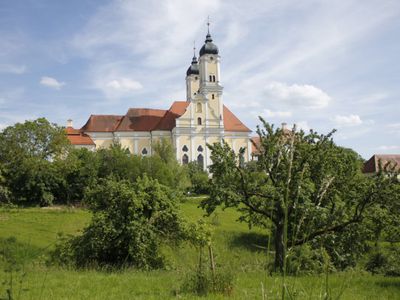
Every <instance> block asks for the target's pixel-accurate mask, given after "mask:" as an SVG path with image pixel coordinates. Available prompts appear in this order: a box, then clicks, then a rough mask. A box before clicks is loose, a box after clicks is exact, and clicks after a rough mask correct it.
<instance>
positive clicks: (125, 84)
mask: <svg viewBox="0 0 400 300" xmlns="http://www.w3.org/2000/svg"><path fill="white" fill-rule="evenodd" d="M106 87H107V88H111V89H114V90H119V91H136V90H140V89H142V88H143V86H142V84H141V83H140V82H139V81H135V80H132V79H129V78H119V79H113V80H111V81H109V82H108V83H107V84H106Z"/></svg>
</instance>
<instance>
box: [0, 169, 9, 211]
mask: <svg viewBox="0 0 400 300" xmlns="http://www.w3.org/2000/svg"><path fill="white" fill-rule="evenodd" d="M10 198H11V192H10V190H9V189H8V187H7V185H6V180H5V178H4V176H3V167H2V164H1V163H0V205H4V204H9V203H10Z"/></svg>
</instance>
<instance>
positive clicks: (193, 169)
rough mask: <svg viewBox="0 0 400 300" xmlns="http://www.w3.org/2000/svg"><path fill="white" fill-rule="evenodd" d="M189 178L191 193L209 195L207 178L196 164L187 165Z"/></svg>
mask: <svg viewBox="0 0 400 300" xmlns="http://www.w3.org/2000/svg"><path fill="white" fill-rule="evenodd" d="M188 170H189V178H190V181H191V183H192V187H191V191H192V192H194V193H196V194H208V193H209V188H210V186H209V177H208V173H207V172H206V171H204V170H203V169H202V168H201V166H200V165H199V164H198V163H197V162H191V163H189V165H188Z"/></svg>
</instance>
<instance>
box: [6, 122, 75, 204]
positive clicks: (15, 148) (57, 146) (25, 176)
mask: <svg viewBox="0 0 400 300" xmlns="http://www.w3.org/2000/svg"><path fill="white" fill-rule="evenodd" d="M68 149H69V142H68V140H67V138H66V134H65V131H64V129H63V128H62V127H59V126H57V125H55V124H51V123H49V122H48V121H47V120H46V119H45V118H39V119H37V120H34V121H25V122H24V123H22V124H21V123H17V124H15V125H14V126H9V127H7V128H5V129H4V130H3V131H2V132H1V133H0V164H2V165H3V175H4V178H5V182H6V183H5V184H6V186H7V187H8V189H9V191H10V193H11V197H10V198H11V200H13V201H14V202H18V203H26V204H41V205H48V204H51V203H52V202H53V200H54V198H55V197H54V193H55V191H56V190H57V189H59V188H60V184H61V181H62V174H60V173H58V172H57V170H56V168H55V167H54V165H53V163H52V162H53V161H55V160H58V159H62V157H63V156H65V155H66V154H67V150H68Z"/></svg>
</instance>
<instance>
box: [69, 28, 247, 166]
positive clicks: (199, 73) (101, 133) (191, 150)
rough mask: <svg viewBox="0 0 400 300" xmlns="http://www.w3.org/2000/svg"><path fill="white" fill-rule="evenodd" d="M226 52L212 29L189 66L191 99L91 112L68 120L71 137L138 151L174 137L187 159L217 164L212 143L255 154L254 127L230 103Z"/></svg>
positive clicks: (80, 143) (84, 143) (78, 142)
mask: <svg viewBox="0 0 400 300" xmlns="http://www.w3.org/2000/svg"><path fill="white" fill-rule="evenodd" d="M220 62H221V57H220V56H219V50H218V47H217V46H216V44H215V43H213V40H212V38H211V34H210V31H209V30H208V33H207V36H206V40H205V42H204V45H203V46H202V47H201V49H200V52H199V58H198V59H197V57H196V55H195V54H194V56H193V59H192V62H191V64H190V66H189V68H188V69H187V72H186V101H175V102H173V103H172V105H171V107H170V108H169V109H167V110H163V109H150V108H130V109H128V111H127V112H126V114H125V115H91V116H90V117H89V119H88V120H87V122H86V124H85V125H83V127H82V128H81V129H74V128H73V127H72V121H71V120H68V121H69V122H68V124H67V128H66V131H67V137H68V139H69V140H70V142H71V144H72V145H74V146H75V147H77V148H82V147H85V148H89V149H93V150H94V149H98V148H102V147H109V146H110V145H111V144H112V143H114V142H119V143H120V144H121V146H122V147H124V148H127V149H129V151H130V153H132V154H135V155H142V156H146V155H151V154H152V145H154V143H156V142H158V141H160V140H161V139H167V140H169V141H170V142H171V143H172V145H173V146H174V148H175V151H176V159H177V160H178V161H179V162H180V163H181V164H187V163H189V162H191V161H197V162H198V163H199V164H200V165H201V166H202V167H203V168H204V169H206V168H207V167H208V166H209V165H211V160H210V154H211V153H210V151H209V149H208V148H207V144H213V143H216V142H221V141H222V140H224V141H225V142H227V143H228V144H229V145H230V147H231V148H232V149H233V150H234V151H235V152H237V151H239V149H240V148H245V149H246V152H245V157H244V159H245V161H249V160H251V152H252V143H251V136H250V135H251V130H250V129H249V128H248V127H246V126H245V125H244V124H243V123H242V122H241V121H240V120H239V119H238V118H237V117H236V116H235V115H234V114H233V113H232V112H231V111H230V110H229V109H228V107H227V106H225V105H224V97H223V87H222V85H221V73H220Z"/></svg>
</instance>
